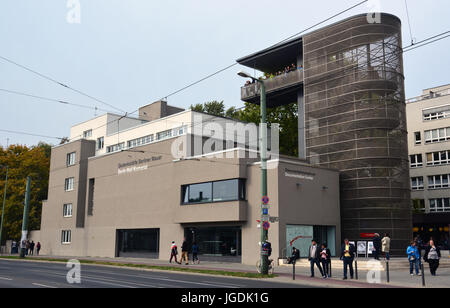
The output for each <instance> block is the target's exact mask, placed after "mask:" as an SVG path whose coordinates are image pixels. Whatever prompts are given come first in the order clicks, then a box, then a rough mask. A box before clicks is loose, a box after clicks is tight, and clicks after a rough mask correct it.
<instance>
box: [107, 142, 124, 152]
mask: <svg viewBox="0 0 450 308" xmlns="http://www.w3.org/2000/svg"><path fill="white" fill-rule="evenodd" d="M124 148H125V142H122V143H119V144H115V145H111V146H109V147H106V153H113V152H118V151H122V150H123V149H124Z"/></svg>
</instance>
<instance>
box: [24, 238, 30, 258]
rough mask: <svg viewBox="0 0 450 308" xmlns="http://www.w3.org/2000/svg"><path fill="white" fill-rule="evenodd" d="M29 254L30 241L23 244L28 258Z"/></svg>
mask: <svg viewBox="0 0 450 308" xmlns="http://www.w3.org/2000/svg"><path fill="white" fill-rule="evenodd" d="M29 252H30V241H28V240H27V241H26V243H25V255H26V256H28V253H29Z"/></svg>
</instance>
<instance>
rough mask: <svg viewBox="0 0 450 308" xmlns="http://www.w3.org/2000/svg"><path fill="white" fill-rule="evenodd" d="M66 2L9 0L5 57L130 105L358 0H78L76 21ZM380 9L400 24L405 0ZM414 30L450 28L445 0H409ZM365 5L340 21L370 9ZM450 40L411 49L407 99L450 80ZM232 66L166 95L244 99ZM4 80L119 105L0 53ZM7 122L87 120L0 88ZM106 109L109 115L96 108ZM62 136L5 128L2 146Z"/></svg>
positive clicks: (76, 111)
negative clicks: (71, 20)
mask: <svg viewBox="0 0 450 308" xmlns="http://www.w3.org/2000/svg"><path fill="white" fill-rule="evenodd" d="M67 2H68V1H67V0H39V1H36V0H2V1H1V3H0V46H1V48H0V55H1V56H4V57H7V58H9V59H11V60H14V61H16V62H18V63H20V64H22V65H26V66H28V67H30V68H32V69H34V70H36V71H39V72H40V73H43V74H45V75H47V76H50V77H52V78H54V79H56V80H58V81H60V82H63V83H65V84H67V85H70V86H72V87H74V88H76V89H78V90H81V91H83V92H85V93H88V94H89V95H92V96H95V97H97V98H99V99H101V100H103V101H105V102H107V103H109V104H111V105H114V106H117V107H118V108H120V109H122V110H126V111H128V112H131V111H134V110H136V109H137V108H138V107H139V106H142V105H145V104H147V103H150V102H153V101H155V100H158V99H160V98H162V97H164V96H166V95H167V94H169V93H171V92H173V91H174V90H177V89H179V88H181V87H183V86H185V85H187V84H189V83H191V82H193V81H196V80H198V79H200V78H202V77H204V76H206V75H208V74H210V73H212V72H214V71H216V70H218V69H221V68H223V67H225V66H227V65H230V64H232V63H234V61H235V60H236V59H237V58H239V57H241V56H245V55H247V54H250V53H253V52H255V51H258V50H260V49H263V48H265V47H268V46H269V45H272V44H274V43H276V42H278V41H280V40H283V39H285V38H286V37H289V36H290V35H292V34H295V33H297V32H299V31H301V30H303V29H304V28H307V27H309V26H311V25H313V24H315V23H317V22H319V21H321V20H323V19H325V18H327V17H329V16H331V15H333V14H335V13H337V12H338V11H341V10H343V9H345V8H347V7H350V6H351V5H353V4H356V3H357V2H359V1H358V0H341V1H335V0H319V1H305V0H303V1H302V0H279V1H273V0H247V1H242V0H239V1H238V0H227V1H214V0H165V1H156V0H79V2H80V4H81V23H79V24H74V23H68V22H67V20H66V17H67V14H68V12H69V10H70V9H69V8H67ZM380 4H381V10H382V11H383V12H388V13H392V14H394V15H397V16H398V17H400V18H401V19H402V21H403V41H404V46H406V45H409V43H410V40H411V39H410V34H409V28H408V24H407V19H406V10H405V4H404V1H403V0H380ZM408 6H409V9H410V17H411V26H412V32H413V36H414V37H415V38H416V39H417V40H418V41H420V40H422V39H425V38H428V37H429V36H432V35H434V34H438V33H441V32H444V31H447V30H450V18H449V13H450V4H449V2H448V0H430V1H419V0H408ZM367 10H368V8H367V6H365V5H362V6H361V7H359V8H357V9H354V10H353V11H351V12H348V13H346V14H344V15H342V16H341V17H339V18H337V19H335V20H333V21H337V20H339V19H343V18H345V17H348V16H351V15H355V14H358V13H362V12H367ZM448 50H450V39H446V40H443V41H440V42H438V43H436V44H433V45H429V46H427V47H423V48H419V49H417V50H415V51H411V52H409V53H407V54H405V59H404V60H405V63H404V64H405V76H406V81H405V84H406V94H407V97H413V96H418V95H420V93H421V90H422V89H425V88H429V87H433V86H438V85H443V84H447V83H450V77H449V74H448V71H449V69H450V58H449V57H448ZM238 70H239V66H235V67H233V68H232V69H230V70H229V71H226V72H224V73H222V74H220V75H218V76H216V77H214V78H211V79H209V80H207V81H205V82H203V83H201V84H199V85H197V86H195V87H193V88H190V89H189V90H187V91H184V92H182V93H180V94H178V95H176V96H174V97H171V98H169V104H171V105H175V106H180V107H184V108H187V107H189V106H190V105H191V104H195V103H203V102H205V101H210V100H224V101H225V104H226V106H227V107H229V106H242V103H241V101H240V87H241V85H242V84H243V82H244V80H242V79H241V78H239V77H238V76H237V75H236V73H237V71H238ZM0 88H2V89H8V90H13V91H20V92H25V93H29V94H34V95H38V96H44V97H49V98H55V99H60V100H64V101H68V102H72V103H76V104H84V105H90V106H97V107H98V108H103V109H106V110H111V111H114V110H113V109H112V108H110V107H108V106H104V105H102V104H100V103H97V102H95V101H93V100H90V99H88V98H86V97H84V96H81V95H79V94H76V93H73V92H72V91H70V90H67V89H64V88H63V87H61V86H58V85H56V84H54V83H51V82H49V81H47V80H44V79H41V78H39V77H37V76H35V75H33V74H31V73H29V72H27V71H24V70H22V69H20V68H18V67H16V66H13V65H11V64H9V63H6V62H4V61H2V60H0ZM0 107H1V109H0V110H1V116H0V129H7V130H16V131H24V132H32V133H36V134H43V135H49V136H61V137H63V136H68V135H69V128H70V126H71V125H73V124H76V123H79V122H82V121H85V120H88V119H90V118H92V117H93V116H94V110H87V109H81V108H77V107H73V106H66V105H61V104H55V103H50V102H45V101H41V100H37V99H33V98H27V97H21V96H16V95H11V94H6V93H2V92H0ZM98 114H101V112H99V113H98ZM7 138H9V143H10V144H12V143H20V144H27V145H32V144H36V143H37V142H38V141H40V140H42V141H46V142H50V143H53V144H55V143H57V142H58V141H57V140H54V139H46V138H40V137H30V136H22V135H16V134H10V133H4V132H0V144H1V145H6V142H7Z"/></svg>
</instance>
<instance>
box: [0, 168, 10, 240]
mask: <svg viewBox="0 0 450 308" xmlns="http://www.w3.org/2000/svg"><path fill="white" fill-rule="evenodd" d="M0 167H3V168H6V178H5V192H4V193H3V206H2V221H1V225H0V248H1V246H2V235H3V218H4V216H5V203H6V189H7V187H8V166H0Z"/></svg>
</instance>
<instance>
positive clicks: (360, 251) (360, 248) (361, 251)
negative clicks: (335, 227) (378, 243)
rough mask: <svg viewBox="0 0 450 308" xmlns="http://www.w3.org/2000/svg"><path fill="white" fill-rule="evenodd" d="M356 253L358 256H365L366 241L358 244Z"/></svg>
mask: <svg viewBox="0 0 450 308" xmlns="http://www.w3.org/2000/svg"><path fill="white" fill-rule="evenodd" d="M357 253H358V255H364V256H365V255H366V254H367V242H366V241H362V242H358V245H357Z"/></svg>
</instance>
